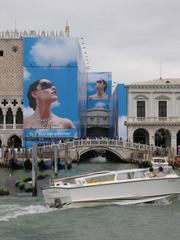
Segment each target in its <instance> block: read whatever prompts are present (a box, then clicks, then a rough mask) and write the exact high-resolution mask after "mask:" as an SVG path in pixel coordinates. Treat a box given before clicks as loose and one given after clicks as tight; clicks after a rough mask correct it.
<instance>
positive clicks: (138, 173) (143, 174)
mask: <svg viewBox="0 0 180 240" xmlns="http://www.w3.org/2000/svg"><path fill="white" fill-rule="evenodd" d="M145 177H146V172H145V171H134V172H126V173H119V174H118V175H117V180H118V181H119V180H127V179H134V178H145Z"/></svg>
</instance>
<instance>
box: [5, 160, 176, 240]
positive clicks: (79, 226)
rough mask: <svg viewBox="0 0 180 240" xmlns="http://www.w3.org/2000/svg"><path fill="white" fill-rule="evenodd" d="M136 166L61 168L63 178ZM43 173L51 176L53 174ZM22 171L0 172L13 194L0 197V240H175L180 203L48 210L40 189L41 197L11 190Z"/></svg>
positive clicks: (93, 165) (89, 164) (106, 164)
mask: <svg viewBox="0 0 180 240" xmlns="http://www.w3.org/2000/svg"><path fill="white" fill-rule="evenodd" d="M127 167H128V168H131V167H134V166H133V165H126V164H117V163H88V162H87V163H81V164H79V165H76V164H75V165H73V168H72V169H71V170H61V171H59V175H60V176H61V177H65V176H71V175H76V174H81V173H85V172H91V171H99V170H113V169H124V168H127ZM46 173H48V174H50V175H52V176H53V173H52V172H51V171H46ZM29 175H30V173H25V172H24V171H22V170H18V171H14V172H13V173H12V175H11V176H9V171H8V170H7V169H0V186H6V187H8V188H9V189H10V191H11V195H10V196H8V197H7V196H4V197H0V240H16V239H18V240H29V239H30V240H32V239H33V240H50V239H51V240H56V239H57V240H59V239H62V240H126V239H127V240H129V239H131V240H154V239H156V240H179V239H180V230H179V227H180V199H176V200H174V201H172V202H169V201H164V202H161V203H156V204H139V205H134V206H133V205H132V206H113V205H112V206H98V207H89V208H74V209H73V208H72V209H66V210H61V209H49V208H47V207H46V206H45V204H44V200H43V197H42V193H41V187H42V186H44V185H46V184H47V182H48V180H41V181H39V183H38V186H39V195H38V197H36V198H33V197H31V194H29V193H24V192H21V191H20V190H18V189H16V188H14V182H15V180H16V179H19V178H21V177H24V176H29Z"/></svg>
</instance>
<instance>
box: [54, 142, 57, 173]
mask: <svg viewBox="0 0 180 240" xmlns="http://www.w3.org/2000/svg"><path fill="white" fill-rule="evenodd" d="M54 175H55V176H56V177H57V175H58V146H57V145H54Z"/></svg>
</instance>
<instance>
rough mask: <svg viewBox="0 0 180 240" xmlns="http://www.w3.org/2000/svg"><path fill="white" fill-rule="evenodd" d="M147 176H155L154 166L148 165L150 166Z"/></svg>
mask: <svg viewBox="0 0 180 240" xmlns="http://www.w3.org/2000/svg"><path fill="white" fill-rule="evenodd" d="M148 176H149V177H155V176H156V174H155V172H154V168H153V167H150V168H149V173H148Z"/></svg>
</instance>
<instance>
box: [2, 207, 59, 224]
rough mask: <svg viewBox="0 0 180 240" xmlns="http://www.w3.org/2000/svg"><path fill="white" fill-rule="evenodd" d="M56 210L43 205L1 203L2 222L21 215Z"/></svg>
mask: <svg viewBox="0 0 180 240" xmlns="http://www.w3.org/2000/svg"><path fill="white" fill-rule="evenodd" d="M52 211H56V209H53V208H47V207H46V206H43V205H30V206H20V205H17V204H16V205H15V204H14V205H6V204H4V205H0V222H4V221H10V220H11V219H16V218H18V217H19V216H24V215H31V214H40V213H48V212H52Z"/></svg>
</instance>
